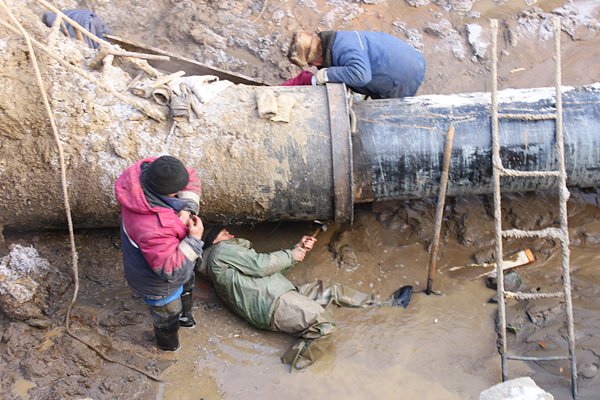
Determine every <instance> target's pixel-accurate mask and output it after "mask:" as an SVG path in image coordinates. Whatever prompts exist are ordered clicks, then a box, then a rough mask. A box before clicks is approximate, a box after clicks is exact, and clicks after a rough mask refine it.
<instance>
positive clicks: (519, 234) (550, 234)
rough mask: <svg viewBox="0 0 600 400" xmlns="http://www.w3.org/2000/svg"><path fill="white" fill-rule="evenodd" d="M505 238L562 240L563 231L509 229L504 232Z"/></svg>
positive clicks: (554, 229)
mask: <svg viewBox="0 0 600 400" xmlns="http://www.w3.org/2000/svg"><path fill="white" fill-rule="evenodd" d="M502 236H503V237H513V238H517V239H520V238H524V237H540V238H547V239H560V238H561V236H562V231H561V230H560V229H558V228H545V229H539V230H535V231H524V230H521V229H509V230H506V231H502Z"/></svg>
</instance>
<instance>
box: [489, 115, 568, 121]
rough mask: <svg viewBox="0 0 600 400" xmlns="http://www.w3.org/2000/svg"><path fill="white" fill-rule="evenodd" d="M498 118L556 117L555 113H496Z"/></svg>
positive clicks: (529, 118) (534, 118)
mask: <svg viewBox="0 0 600 400" xmlns="http://www.w3.org/2000/svg"><path fill="white" fill-rule="evenodd" d="M498 118H506V119H526V120H529V121H536V120H542V119H556V114H498Z"/></svg>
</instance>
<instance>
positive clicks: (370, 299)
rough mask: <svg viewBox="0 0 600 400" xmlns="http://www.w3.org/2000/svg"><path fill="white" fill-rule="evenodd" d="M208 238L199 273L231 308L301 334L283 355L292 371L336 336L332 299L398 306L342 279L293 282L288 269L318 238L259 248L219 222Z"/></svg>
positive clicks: (260, 323) (261, 323) (256, 323)
mask: <svg viewBox="0 0 600 400" xmlns="http://www.w3.org/2000/svg"><path fill="white" fill-rule="evenodd" d="M203 241H204V258H203V260H202V262H201V263H200V265H199V267H198V272H199V273H200V275H202V276H203V277H204V278H206V279H207V280H208V281H209V282H211V283H212V284H213V286H214V287H215V290H216V291H217V293H218V294H219V296H220V297H221V299H222V300H223V302H224V303H225V305H226V306H227V308H229V309H230V310H231V311H232V312H234V313H235V314H237V315H238V316H239V317H241V318H242V319H244V320H245V321H246V322H247V323H248V324H249V325H251V326H253V327H255V328H258V329H265V330H271V331H275V332H286V333H289V334H290V335H292V336H296V337H298V338H299V339H298V341H297V342H296V343H295V344H294V345H293V346H292V348H291V349H290V350H289V351H288V352H287V353H286V354H285V355H284V356H283V357H282V358H281V360H282V361H283V362H284V363H286V364H289V365H291V369H292V371H293V370H294V369H296V370H300V369H303V368H306V367H308V366H310V365H312V364H314V363H315V362H316V361H317V359H318V358H319V356H320V355H321V354H322V353H323V352H324V351H325V349H327V347H328V346H329V344H330V343H331V342H332V341H333V338H334V337H335V334H336V325H335V322H334V321H333V317H332V316H331V314H330V312H329V311H327V308H328V306H329V305H330V304H336V305H338V306H344V307H352V308H365V307H368V306H374V305H375V306H378V305H386V304H389V305H394V304H393V303H391V302H389V301H388V302H385V303H377V302H375V295H373V294H367V293H361V292H359V291H357V290H354V289H352V288H350V287H347V286H344V285H340V284H338V283H333V282H326V281H321V280H316V281H314V282H311V283H307V284H304V285H300V286H298V287H296V286H294V285H293V284H292V283H291V282H290V281H288V280H287V279H286V278H285V277H284V276H283V274H285V273H286V272H287V271H289V270H290V269H291V268H292V267H293V266H294V265H296V263H298V262H300V261H302V260H304V256H305V255H306V252H307V251H309V250H311V249H312V248H313V246H314V244H315V243H316V241H317V239H315V238H314V237H310V236H304V237H302V239H301V240H300V242H298V243H297V244H296V245H294V246H293V247H292V248H291V249H289V250H281V251H275V252H272V253H257V252H256V251H255V250H254V249H253V248H252V243H250V241H248V240H246V239H241V238H236V237H234V235H232V234H231V233H229V231H228V230H227V229H226V226H225V225H217V226H214V227H212V228H209V229H206V231H205V234H204V238H203ZM394 300H395V299H394V297H393V296H392V299H391V301H394ZM407 305H408V303H407Z"/></svg>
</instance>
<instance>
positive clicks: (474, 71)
mask: <svg viewBox="0 0 600 400" xmlns="http://www.w3.org/2000/svg"><path fill="white" fill-rule="evenodd" d="M56 4H57V6H59V7H62V8H65V9H67V8H77V7H87V8H91V9H93V10H94V11H96V13H97V14H98V15H100V16H102V17H103V18H104V19H105V20H106V21H107V23H108V25H109V26H111V28H112V29H113V33H115V34H117V35H119V36H122V37H124V38H128V39H132V40H137V41H139V42H141V43H146V44H148V45H150V46H155V47H162V48H166V49H169V50H170V51H173V52H176V53H180V54H183V55H187V56H193V58H196V59H197V60H199V61H201V62H204V63H207V64H209V65H215V66H218V67H220V68H223V69H228V70H231V71H235V72H239V73H244V74H246V75H248V76H251V77H254V78H257V79H261V80H264V81H266V82H268V83H270V84H279V83H281V82H282V81H283V80H285V79H288V78H290V77H292V76H295V75H296V74H297V73H298V72H300V71H299V69H297V68H296V67H294V66H292V65H291V64H290V63H289V62H287V61H286V60H285V58H284V54H285V50H286V40H288V36H289V33H290V32H291V31H293V30H295V29H301V28H315V27H318V28H320V29H321V30H325V29H365V30H379V31H384V32H388V33H393V34H396V35H397V36H399V37H401V38H402V39H405V40H407V41H409V42H411V43H412V44H413V45H414V46H415V47H417V48H422V49H423V52H424V55H425V57H426V60H427V63H428V71H427V75H426V79H425V81H424V83H423V85H422V87H421V88H420V90H419V93H418V94H451V93H463V92H473V91H486V90H489V79H490V78H489V75H490V74H489V51H486V49H487V48H489V47H487V45H486V43H488V42H489V41H488V40H487V39H485V37H484V39H482V40H481V41H474V42H469V41H468V36H469V32H467V29H469V30H470V31H471V32H475V31H476V27H475V26H473V27H470V28H467V27H466V25H468V24H470V23H477V24H479V25H481V27H483V31H484V35H485V34H488V31H489V22H488V18H498V19H500V20H501V21H502V25H501V26H502V27H503V28H504V31H503V34H502V35H503V36H502V40H501V41H500V43H501V51H502V54H501V58H500V64H499V76H500V82H499V88H500V89H502V88H509V87H511V88H512V87H515V88H526V87H542V86H552V85H553V79H554V78H553V77H554V64H553V61H552V52H553V48H552V41H551V40H549V37H548V30H547V29H546V27H547V24H548V21H550V19H551V16H552V15H555V14H552V13H551V11H552V10H555V9H557V8H559V7H567V9H565V10H563V11H560V13H561V15H563V16H565V17H566V19H567V20H568V21H569V22H568V24H567V25H565V26H564V28H563V33H562V35H563V39H562V42H563V46H564V49H563V60H564V61H563V83H564V84H567V85H573V86H575V85H584V84H590V83H593V82H596V81H599V80H600V69H599V67H598V66H599V65H600V62H598V60H599V59H600V50H599V49H600V42H599V41H600V35H598V34H597V31H598V30H599V29H600V27H599V26H598V23H597V18H598V15H597V12H598V10H597V6H596V5H595V3H594V2H585V1H584V2H575V3H564V2H563V1H559V0H550V1H539V2H537V3H532V2H531V1H528V2H525V1H520V0H515V1H508V2H494V1H487V0H486V1H479V2H469V1H465V2H460V1H435V2H431V1H428V0H424V1H407V2H404V1H387V2H386V1H379V0H370V1H367V0H364V1H356V2H354V1H328V2H325V1H317V2H313V1H296V2H292V1H285V0H282V1H268V2H258V1H256V2H254V1H243V2H239V1H219V2H217V1H201V0H199V1H194V2H192V1H167V0H155V1H152V2H144V3H143V4H142V3H136V2H133V3H132V2H129V1H120V0H117V1H112V2H104V1H86V2H77V1H59V2H56ZM573 4H575V5H576V6H577V7H576V8H575V9H568V7H571V6H572V5H573ZM27 5H28V6H30V7H31V9H32V10H33V11H34V12H37V13H39V14H40V15H41V13H42V12H43V10H42V8H41V7H40V6H39V5H37V3H35V2H33V1H27ZM411 5H412V6H411ZM263 6H264V11H263ZM125 9H127V10H128V11H127V12H128V14H129V18H127V19H124V18H123V10H125ZM3 38H4V37H3ZM23 62H24V61H23ZM23 76H26V75H23ZM23 76H22V77H20V78H19V79H23V80H24V82H25V83H27V82H28V81H27V78H24V77H23ZM13 79H17V78H16V77H13ZM17 97H18V96H17ZM69 101H74V99H71V100H69ZM75 103H76V102H74V104H75ZM17 108H18V107H17ZM3 110H6V109H3ZM26 111H27V110H25V111H23V112H26ZM11 115H12V114H11ZM39 115H41V114H39ZM22 118H23V119H22V124H23V125H24V126H27V125H28V124H35V120H36V119H37V118H40V117H39V116H38V115H37V114H33V113H31V114H23V115H22ZM32 121H33V122H32ZM0 133H1V134H2V140H3V141H6V140H8V139H7V138H8V137H9V136H8V135H9V132H5V130H4V129H2V131H1V132H0ZM40 135H42V133H40ZM40 141H41V139H40ZM36 146H37V147H35V148H42V149H46V148H50V147H51V144H49V143H48V144H43V143H42V144H40V143H39V142H38V143H37V144H36ZM48 154H50V155H51V154H52V153H51V152H49V153H48ZM50 155H49V156H48V157H49V158H51V156H50ZM11 156H12V155H10V154H8V155H4V156H3V157H11ZM1 165H4V164H1ZM3 184H4V183H3ZM23 187H24V189H23V190H24V191H25V189H33V188H27V184H26V183H23ZM38 190H39V189H38ZM446 204H447V205H446V209H445V214H444V222H443V228H442V237H441V243H440V249H439V252H438V260H437V271H436V273H435V278H434V283H433V289H434V291H435V292H436V293H438V294H440V295H430V296H427V295H426V294H423V293H416V292H417V291H419V290H423V289H424V288H425V287H426V282H427V266H428V264H429V253H428V249H429V246H430V244H431V240H432V235H433V222H434V217H435V199H425V200H412V201H398V202H389V203H382V204H365V205H360V206H358V207H357V209H356V212H355V223H354V225H353V226H339V225H336V224H331V225H329V229H328V230H327V232H324V233H320V234H319V235H318V236H317V239H318V243H317V246H316V248H315V249H314V250H313V251H312V252H310V253H309V254H308V256H307V257H306V259H305V261H304V262H303V263H301V264H298V265H297V266H296V267H295V268H294V269H293V270H292V271H291V272H289V273H288V275H287V277H288V278H289V279H290V280H291V281H292V282H293V283H294V284H301V283H305V282H308V281H312V280H314V279H327V280H331V281H335V282H339V283H343V284H347V285H349V286H352V287H354V288H356V289H359V290H362V291H365V292H368V293H374V294H377V295H379V298H380V299H381V300H385V299H387V298H388V297H389V296H390V295H391V294H392V293H393V292H394V291H395V290H397V289H398V288H399V287H401V286H405V285H412V286H413V287H414V290H415V293H413V295H412V298H411V302H410V305H409V307H408V308H407V309H404V308H402V307H380V308H375V309H370V310H351V309H342V308H338V309H335V310H334V319H335V321H336V324H337V325H338V328H339V329H338V336H337V337H336V339H335V341H334V343H333V345H332V346H331V348H329V349H328V350H327V351H326V352H325V354H324V355H323V356H322V358H321V359H320V360H319V361H318V363H317V364H316V365H314V366H313V367H311V368H310V369H308V370H306V371H301V372H294V373H290V371H289V367H288V366H286V365H283V364H282V363H281V362H280V359H279V357H280V356H281V355H282V354H283V353H284V352H285V351H286V350H287V349H288V348H289V346H291V345H292V343H293V342H294V339H293V338H292V337H290V336H288V335H285V334H280V333H273V332H266V331H258V330H255V329H253V328H250V327H249V326H247V325H246V324H245V323H244V322H243V321H241V320H240V319H239V318H237V317H236V316H234V315H233V314H232V313H230V312H229V311H228V310H227V309H226V308H224V307H223V304H222V303H221V301H220V300H219V299H218V298H216V297H215V295H214V293H212V292H211V290H210V287H209V286H207V285H206V284H205V283H202V282H199V283H198V287H197V288H196V290H195V298H194V317H195V319H196V320H197V321H198V325H197V326H196V327H195V328H192V329H182V330H181V340H182V349H181V350H180V351H178V352H176V353H169V354H165V353H163V352H160V351H159V350H158V349H157V348H156V347H155V344H154V338H153V334H152V325H151V320H150V317H149V315H148V311H147V309H146V306H145V304H144V303H143V301H142V300H141V299H140V298H138V297H136V296H134V295H133V294H132V292H131V291H130V289H129V288H128V287H127V284H126V282H125V279H124V277H123V274H122V262H121V257H122V255H121V252H120V236H119V232H118V230H117V229H113V228H111V229H98V230H87V231H86V230H83V231H78V232H77V233H76V238H75V241H76V243H77V250H78V257H79V282H80V288H79V295H78V299H77V303H76V304H75V306H74V308H73V313H72V318H71V321H70V323H71V328H72V330H73V331H74V332H76V333H77V334H78V335H80V336H82V337H84V338H86V339H87V340H89V341H90V342H92V343H94V344H95V345H96V346H98V347H99V348H101V349H102V350H103V351H105V352H106V353H107V354H108V355H110V356H111V357H113V358H116V359H118V360H120V361H122V362H125V363H130V364H133V365H136V366H138V367H140V368H142V369H144V370H146V371H148V372H149V373H152V374H156V375H158V376H160V378H161V379H163V380H164V381H166V382H167V383H158V382H154V381H152V380H150V379H148V378H147V377H145V376H143V375H141V374H139V373H137V372H134V371H132V370H130V369H128V368H126V367H123V366H121V365H118V364H112V363H108V362H106V361H103V360H102V359H101V358H100V357H99V356H98V355H97V354H96V353H95V352H94V351H92V350H90V349H89V348H87V347H86V346H85V345H83V344H81V343H80V342H78V341H75V340H73V339H72V338H71V337H69V336H68V335H67V334H66V333H65V331H64V318H65V315H66V314H65V313H66V309H67V306H68V305H69V303H70V301H71V298H72V296H73V291H74V284H73V283H74V279H75V276H74V274H73V272H72V270H71V254H70V247H69V240H68V236H67V234H66V233H65V232H62V231H33V232H15V231H8V230H4V232H3V236H4V242H3V243H1V244H0V256H1V257H5V256H7V255H9V254H10V253H11V251H12V250H14V248H15V245H21V246H23V247H24V248H28V247H31V246H33V248H35V249H36V251H37V252H38V257H39V259H40V260H45V261H39V260H38V261H37V262H38V263H44V262H47V263H48V265H49V268H48V270H47V271H46V272H45V273H44V274H41V272H40V271H41V270H40V271H38V272H40V273H39V274H38V275H36V274H31V275H30V276H29V277H30V278H31V280H29V281H19V282H16V283H18V284H19V285H21V286H22V287H24V288H29V289H31V290H33V293H34V296H33V297H31V298H21V300H25V301H24V302H22V303H19V302H14V301H12V300H10V299H9V298H8V296H11V294H9V293H7V292H5V291H3V292H2V299H1V300H0V304H1V306H2V312H0V337H1V341H0V355H1V358H0V397H2V398H4V399H11V400H12V399H15V400H16V399H64V398H68V399H83V398H93V399H199V398H205V399H208V400H212V399H222V398H226V399H259V398H260V399H264V398H268V399H275V398H287V399H290V400H294V399H305V398H316V397H328V398H347V399H364V398H396V397H403V398H407V399H417V398H419V399H420V398H431V399H436V398H443V399H478V398H479V393H480V392H481V391H482V390H484V389H486V388H488V387H490V386H492V385H494V384H496V383H498V382H500V380H501V362H500V356H499V354H498V351H497V347H496V340H497V335H496V333H495V325H496V322H495V318H496V305H495V304H494V299H493V297H494V295H495V293H496V292H495V290H493V289H491V288H493V285H494V282H493V281H490V280H483V279H476V280H469V279H459V278H456V277H452V276H451V274H450V273H449V270H450V269H451V268H453V267H456V266H463V265H467V264H472V263H484V262H489V261H490V260H492V259H493V257H494V254H493V218H492V216H491V215H492V212H491V204H492V200H491V197H490V196H464V197H458V198H448V199H447V201H446ZM568 208H569V235H570V240H571V268H572V278H571V279H572V286H573V306H574V318H575V332H576V345H577V350H576V357H577V362H578V371H579V377H578V385H579V398H580V399H595V398H597V392H598V389H599V388H600V380H599V379H600V378H598V374H599V368H600V340H598V337H599V336H600V321H599V317H598V315H600V313H599V309H600V275H599V274H598V272H597V269H598V268H597V265H598V262H599V258H600V256H599V255H598V254H599V249H600V200H599V191H598V189H597V188H593V189H572V190H571V198H570V200H569V204H568ZM557 209H558V200H557V195H556V193H554V192H545V193H542V192H540V193H516V194H507V195H504V196H503V226H504V228H506V229H509V228H516V227H519V228H523V229H530V228H533V229H539V228H546V227H552V226H556V223H557V222H556V221H557V220H558V214H557V211H555V210H557ZM231 231H232V233H234V234H235V235H236V236H241V237H245V238H248V239H250V240H251V241H252V242H253V243H254V245H255V247H256V249H257V250H258V251H265V252H268V251H273V250H278V249H280V248H288V247H290V246H291V245H292V244H294V243H296V242H297V241H298V239H299V238H300V237H301V236H302V235H303V234H307V233H310V232H311V230H310V226H309V223H308V222H306V223H278V224H275V223H265V224H260V225H254V226H238V227H233V228H232V229H231ZM526 248H529V249H531V251H532V252H533V254H534V256H535V257H536V260H535V261H534V262H532V263H530V264H527V265H525V266H522V267H518V268H515V270H514V272H515V273H516V274H518V275H516V276H514V275H513V276H512V278H509V279H510V281H508V282H507V285H508V284H512V285H515V287H516V286H518V287H519V288H520V290H521V291H542V290H552V289H556V288H557V287H558V286H559V284H560V274H561V272H560V269H561V266H560V248H559V245H558V243H555V242H552V241H546V240H541V239H522V240H506V241H505V243H504V250H505V256H507V255H510V254H513V253H515V252H517V251H519V250H523V249H526ZM5 278H6V276H5V275H3V276H2V280H1V282H0V283H3V282H7V281H6V279H5ZM34 278H35V279H34ZM33 281H35V282H36V285H37V286H36V287H35V288H33V286H32V282H33ZM12 283H13V284H15V282H12ZM28 285H29V286H28ZM1 287H2V288H3V290H5V289H4V288H5V286H1ZM11 287H15V286H14V285H13V286H11ZM32 288H33V289H32ZM507 314H508V321H507V322H508V323H509V326H510V331H511V332H512V333H511V334H510V335H509V337H508V348H509V352H510V353H511V354H521V355H523V354H525V355H556V354H566V352H567V350H568V348H567V343H566V340H565V325H564V321H565V315H564V303H563V302H562V301H559V300H544V301H521V302H517V301H510V302H509V303H508V304H507ZM519 376H531V377H532V378H533V379H534V380H535V382H536V383H537V384H538V385H539V386H540V387H542V388H543V389H544V390H546V391H548V392H550V393H551V394H553V396H554V398H556V399H568V398H570V390H571V389H570V367H569V364H568V362H567V361H564V362H562V361H561V362H549V363H532V362H517V361H510V362H509V377H510V378H512V377H519Z"/></svg>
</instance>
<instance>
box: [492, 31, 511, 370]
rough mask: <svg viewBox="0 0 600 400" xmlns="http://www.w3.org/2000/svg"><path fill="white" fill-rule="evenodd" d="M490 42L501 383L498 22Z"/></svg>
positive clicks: (502, 320)
mask: <svg viewBox="0 0 600 400" xmlns="http://www.w3.org/2000/svg"><path fill="white" fill-rule="evenodd" d="M490 27H491V36H492V37H491V41H492V101H491V106H492V110H491V111H492V121H491V122H492V124H491V126H492V181H493V185H494V236H495V241H496V281H497V292H496V293H497V295H498V299H500V301H498V320H499V322H500V327H499V329H498V330H499V332H498V335H499V336H500V340H499V342H500V343H499V347H500V356H501V358H502V382H505V381H506V380H507V378H508V366H507V359H506V308H505V307H506V306H505V304H504V301H503V300H502V299H504V270H503V265H502V264H503V261H502V207H501V194H500V171H501V169H502V168H503V167H502V159H501V158H500V138H499V136H500V135H499V133H498V20H496V19H492V20H490Z"/></svg>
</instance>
